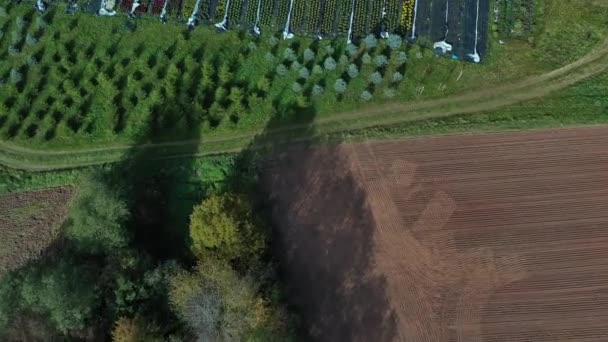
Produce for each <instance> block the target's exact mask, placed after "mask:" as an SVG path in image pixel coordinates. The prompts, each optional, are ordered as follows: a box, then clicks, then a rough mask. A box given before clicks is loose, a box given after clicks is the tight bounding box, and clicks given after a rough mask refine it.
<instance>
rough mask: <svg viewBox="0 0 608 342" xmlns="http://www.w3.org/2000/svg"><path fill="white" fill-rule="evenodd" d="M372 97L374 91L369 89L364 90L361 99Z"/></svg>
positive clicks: (366, 99)
mask: <svg viewBox="0 0 608 342" xmlns="http://www.w3.org/2000/svg"><path fill="white" fill-rule="evenodd" d="M371 99H372V93H370V92H369V91H367V90H364V91H363V92H362V93H361V100H363V101H369V100H371Z"/></svg>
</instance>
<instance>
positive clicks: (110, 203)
mask: <svg viewBox="0 0 608 342" xmlns="http://www.w3.org/2000/svg"><path fill="white" fill-rule="evenodd" d="M128 216H129V212H128V209H127V204H126V203H125V201H124V200H123V199H122V198H121V197H120V195H118V194H117V193H116V191H115V190H114V189H110V188H109V187H108V185H107V183H106V181H105V180H103V179H102V176H101V175H97V174H94V175H91V176H89V177H87V178H85V180H84V181H83V182H82V183H81V186H80V189H79V191H78V194H77V195H76V197H75V199H74V202H73V203H72V208H71V212H70V219H71V222H70V224H69V225H68V227H67V230H66V234H67V237H68V238H70V239H72V240H74V241H75V242H76V245H77V247H78V248H80V249H82V250H85V251H88V252H93V253H108V254H110V253H115V252H116V249H120V248H124V247H126V246H127V244H128V240H129V239H128V235H127V231H126V228H125V226H124V224H125V222H126V220H127V218H128Z"/></svg>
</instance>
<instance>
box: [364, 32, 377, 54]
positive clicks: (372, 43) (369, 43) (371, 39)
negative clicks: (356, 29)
mask: <svg viewBox="0 0 608 342" xmlns="http://www.w3.org/2000/svg"><path fill="white" fill-rule="evenodd" d="M363 42H364V43H365V48H366V49H367V50H368V51H369V50H371V49H374V48H375V47H376V46H378V39H377V38H376V36H374V35H373V34H368V35H367V36H366V37H365V38H364V39H363Z"/></svg>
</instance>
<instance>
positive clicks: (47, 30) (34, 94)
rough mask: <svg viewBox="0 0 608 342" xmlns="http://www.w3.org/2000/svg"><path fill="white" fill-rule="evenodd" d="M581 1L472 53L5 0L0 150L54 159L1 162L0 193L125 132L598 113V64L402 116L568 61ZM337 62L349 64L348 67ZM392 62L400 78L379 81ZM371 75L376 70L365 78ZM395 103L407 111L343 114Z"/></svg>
mask: <svg viewBox="0 0 608 342" xmlns="http://www.w3.org/2000/svg"><path fill="white" fill-rule="evenodd" d="M583 2H584V6H583V5H580V3H574V2H571V1H556V0H536V1H535V10H536V11H537V12H538V13H537V16H536V21H535V25H534V29H533V30H530V31H529V32H525V34H521V35H517V36H513V37H507V38H508V39H507V38H505V37H503V36H500V35H497V36H496V37H493V38H492V39H491V40H490V50H489V53H488V56H487V59H486V61H485V63H483V64H481V65H474V64H471V63H463V62H457V61H452V60H449V59H446V58H438V57H436V56H434V55H433V54H432V53H431V52H430V51H429V50H426V49H424V48H421V47H420V46H418V45H413V46H412V45H408V44H405V43H403V44H401V45H400V46H393V48H391V47H389V46H388V45H387V42H386V41H383V40H380V41H379V42H377V44H378V45H377V47H375V48H371V49H370V48H369V47H366V43H365V42H364V41H362V42H361V43H360V44H359V45H357V46H354V47H350V48H347V47H346V46H345V45H344V43H343V42H342V41H329V40H325V41H323V42H322V43H320V44H319V43H318V42H313V41H312V40H311V39H308V38H302V37H300V38H297V39H295V40H293V41H287V42H285V41H281V40H278V39H276V38H273V37H271V36H262V37H261V38H259V39H258V38H254V37H252V36H249V35H248V34H246V33H245V32H242V31H238V30H235V31H230V32H227V33H224V34H216V33H214V32H213V31H212V30H211V29H209V28H206V27H198V28H197V29H196V30H194V31H192V32H188V31H186V30H184V27H183V26H182V25H178V24H177V23H169V24H167V25H161V24H160V23H158V22H157V21H156V20H155V19H153V18H150V17H143V18H140V19H139V20H138V21H136V22H135V24H133V22H132V21H128V20H127V19H126V18H125V17H113V18H106V17H95V16H91V15H87V14H76V15H73V16H68V15H65V14H64V13H63V8H62V5H59V6H58V7H56V10H55V11H54V12H53V11H51V13H47V14H46V15H45V16H44V17H39V15H38V14H37V13H34V12H33V10H32V9H31V8H30V7H29V6H24V5H13V4H10V5H8V6H5V7H3V8H4V9H5V10H4V15H2V14H3V12H2V11H0V29H1V30H2V32H3V35H2V38H0V48H1V49H2V50H0V56H2V58H4V59H5V60H6V61H7V62H8V63H3V64H0V79H2V80H3V85H2V90H3V91H2V92H0V109H2V110H1V111H0V134H1V136H2V140H3V142H0V163H2V164H4V165H6V166H9V167H13V168H21V169H26V170H38V171H43V170H59V169H63V171H57V172H50V173H36V174H34V175H29V174H28V173H27V172H21V171H14V170H10V168H9V169H6V168H5V169H3V171H2V177H3V179H6V181H3V182H2V183H3V186H2V189H0V191H14V190H17V189H29V188H38V187H44V184H47V185H61V184H66V183H70V182H73V181H74V179H75V178H76V175H77V174H78V173H79V172H78V171H75V170H73V169H74V167H82V166H87V165H99V164H104V163H110V162H114V161H118V160H121V159H122V158H124V157H125V156H126V154H127V152H128V151H129V148H130V146H131V145H132V144H136V145H137V144H142V143H149V142H155V143H163V142H165V143H167V145H163V146H157V147H154V148H155V154H154V155H155V157H156V158H158V159H163V158H179V157H184V156H193V155H207V154H217V153H230V152H233V151H238V150H240V149H242V148H243V147H245V146H248V145H250V144H251V143H252V139H254V138H255V135H257V134H260V133H263V132H265V134H266V135H267V136H276V141H277V142H279V141H282V140H290V139H292V140H293V139H294V138H299V137H301V136H302V135H303V134H302V133H298V130H299V129H300V128H301V127H306V126H310V125H314V139H317V140H319V141H326V140H328V139H330V140H336V139H347V140H348V139H351V138H352V139H361V137H385V138H397V137H403V136H410V135H414V134H435V133H447V132H465V131H477V130H501V129H526V128H536V127H552V126H560V125H579V124H587V123H603V122H604V115H603V114H605V105H604V104H603V103H604V101H603V100H602V99H601V98H599V99H598V98H594V96H596V97H597V96H598V95H597V94H598V93H601V91H602V89H605V88H606V86H605V81H606V78H605V77H604V76H598V77H595V78H593V79H591V80H587V81H585V82H583V83H580V84H579V85H576V86H575V87H573V88H571V89H566V90H563V91H561V92H559V93H556V94H553V95H551V96H550V97H549V98H546V99H543V100H533V101H532V102H526V103H524V104H516V105H514V106H508V107H506V108H501V109H499V110H494V109H492V110H490V111H488V110H486V111H482V112H481V113H474V114H466V115H456V116H453V117H449V118H436V119H429V120H421V119H422V118H427V117H428V116H425V115H424V113H422V114H416V113H411V114H407V111H408V106H409V103H412V104H416V103H417V102H419V101H432V100H433V99H441V98H443V97H446V96H450V95H456V94H461V93H466V92H471V91H475V89H484V90H487V89H492V88H493V87H496V86H500V85H504V84H509V83H511V82H515V81H516V80H518V79H522V78H525V77H529V76H530V75H537V74H542V73H544V72H547V71H549V70H552V69H555V68H557V67H559V66H562V65H565V64H567V63H569V62H572V61H575V60H577V59H578V58H580V57H581V56H583V55H584V54H585V53H588V52H589V51H590V50H591V49H593V48H594V47H595V46H596V45H597V44H598V43H599V42H600V41H601V40H602V39H604V37H606V36H607V35H606V33H607V31H608V25H605V22H606V18H607V17H608V8H606V7H605V6H598V5H597V4H594V3H593V2H591V1H587V0H585V1H583ZM15 32H16V33H15ZM498 39H506V43H505V44H500V43H498ZM575 42H578V43H575ZM374 43H376V42H375V41H373V40H372V41H369V42H368V43H367V45H373V44H374ZM421 43H422V44H424V42H421ZM349 49H351V50H352V51H351V52H348V51H347V50H349ZM366 54H367V55H369V58H368V57H367V56H366ZM403 56H405V57H407V61H405V63H403ZM385 57H386V62H385V61H384V58H385ZM330 58H331V60H329V59H330ZM332 60H333V61H334V62H335V68H334V63H332ZM351 64H352V65H354V67H355V69H356V71H357V72H356V75H355V74H349V71H350V70H349V69H351ZM396 72H398V73H399V74H400V75H403V80H400V81H396V82H393V81H392V80H393V78H394V77H395V73H396ZM374 73H378V74H379V75H380V76H381V78H380V79H379V80H372V74H374ZM353 75H354V76H353ZM339 78H342V79H344V80H345V81H346V82H345V83H346V87H345V89H344V92H343V93H337V92H336V90H337V87H336V81H337V80H338V79H339ZM375 82H379V83H378V84H374V83H375ZM320 89H322V90H323V91H322V92H321V91H320ZM366 90H367V91H368V92H369V95H371V99H369V100H368V99H367V98H365V99H364V96H363V92H364V91H366ZM564 94H566V95H564ZM592 98H593V100H591V99H592ZM395 103H402V104H403V106H402V108H403V110H404V111H405V112H404V113H401V110H402V109H399V111H397V112H394V111H393V112H390V111H387V112H386V113H384V114H383V113H380V115H376V116H372V117H367V118H354V119H352V120H342V119H341V115H343V113H348V112H349V111H361V110H363V111H365V110H366V109H367V108H369V109H370V110H373V109H374V108H382V107H379V106H382V105H384V104H395ZM400 108H401V107H400ZM450 109H451V108H450ZM271 119H272V120H273V123H272V124H270V125H271V126H272V127H271V128H269V120H271ZM383 125H385V126H384V127H379V126H383ZM386 125H388V127H389V128H387V127H386ZM290 127H293V128H292V129H291V128H290ZM271 131H276V132H274V133H273V134H268V133H270V132H271ZM275 133H276V134H275ZM304 135H307V137H306V138H311V136H310V132H309V131H306V133H304ZM188 139H192V143H186V144H176V145H172V144H171V141H175V140H180V141H183V140H188ZM193 145H194V147H193ZM22 147H23V148H33V149H34V150H35V151H34V152H31V151H29V150H28V151H25V152H24V151H23V150H21V148H22ZM141 148H142V149H146V148H147V147H145V146H144V147H141ZM20 183H22V184H20ZM17 184H20V185H17Z"/></svg>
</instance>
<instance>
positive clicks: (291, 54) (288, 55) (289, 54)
mask: <svg viewBox="0 0 608 342" xmlns="http://www.w3.org/2000/svg"><path fill="white" fill-rule="evenodd" d="M283 59H284V60H286V61H289V62H293V61H295V60H296V59H297V56H296V53H295V51H293V49H292V48H285V51H283Z"/></svg>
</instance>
